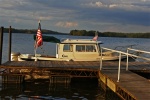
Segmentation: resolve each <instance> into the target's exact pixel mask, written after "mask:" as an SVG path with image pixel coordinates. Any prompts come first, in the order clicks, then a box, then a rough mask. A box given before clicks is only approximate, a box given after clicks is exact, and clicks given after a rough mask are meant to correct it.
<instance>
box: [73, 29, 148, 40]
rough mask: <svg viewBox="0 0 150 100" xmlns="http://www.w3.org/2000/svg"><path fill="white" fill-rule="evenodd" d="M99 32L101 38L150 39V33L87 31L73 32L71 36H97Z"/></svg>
mask: <svg viewBox="0 0 150 100" xmlns="http://www.w3.org/2000/svg"><path fill="white" fill-rule="evenodd" d="M96 32H97V34H98V36H99V37H125V38H150V32H147V33H121V32H99V31H93V30H91V31H86V30H71V31H70V35H74V36H95V33H96Z"/></svg>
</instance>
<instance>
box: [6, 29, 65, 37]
mask: <svg viewBox="0 0 150 100" xmlns="http://www.w3.org/2000/svg"><path fill="white" fill-rule="evenodd" d="M11 31H12V33H27V34H36V32H37V29H15V28H12V29H11ZM8 32H9V28H4V33H8ZM42 33H43V34H62V35H63V34H67V33H60V32H56V31H51V30H46V29H42Z"/></svg>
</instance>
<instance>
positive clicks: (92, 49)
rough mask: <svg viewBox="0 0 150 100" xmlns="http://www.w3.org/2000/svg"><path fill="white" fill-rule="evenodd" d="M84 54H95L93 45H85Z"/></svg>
mask: <svg viewBox="0 0 150 100" xmlns="http://www.w3.org/2000/svg"><path fill="white" fill-rule="evenodd" d="M86 52H96V49H95V45H86Z"/></svg>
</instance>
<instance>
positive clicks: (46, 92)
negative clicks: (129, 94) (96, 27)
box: [0, 33, 150, 100]
mask: <svg viewBox="0 0 150 100" xmlns="http://www.w3.org/2000/svg"><path fill="white" fill-rule="evenodd" d="M50 36H55V37H56V38H59V39H62V38H75V39H78V38H79V39H81V38H82V39H92V38H93V37H90V36H70V35H50ZM98 40H99V41H102V42H103V43H104V44H102V46H103V47H107V48H112V49H114V48H115V47H117V46H125V47H127V46H129V45H135V46H133V48H135V49H140V50H146V51H150V45H149V44H150V39H142V38H111V37H99V39H98ZM55 51H56V46H55V43H48V42H44V43H43V46H41V47H39V48H38V50H37V53H40V54H41V53H42V54H46V55H55V53H56V52H55ZM12 52H20V53H28V54H33V53H34V40H33V35H32V34H12ZM7 57H8V34H7V33H5V34H4V41H3V57H2V58H3V59H2V62H3V63H4V62H6V61H7V60H8V58H7ZM109 94H111V92H107V91H106V92H105V91H103V89H102V88H101V87H100V86H98V85H97V84H95V82H92V83H89V84H88V81H86V82H80V81H79V82H78V83H74V84H69V85H65V84H54V85H49V83H48V82H47V81H43V82H41V81H40V82H32V83H26V84H21V85H16V84H2V83H1V80H0V98H1V99H2V98H3V99H2V100H120V99H119V98H118V97H117V96H115V94H113V95H112V96H111V95H109Z"/></svg>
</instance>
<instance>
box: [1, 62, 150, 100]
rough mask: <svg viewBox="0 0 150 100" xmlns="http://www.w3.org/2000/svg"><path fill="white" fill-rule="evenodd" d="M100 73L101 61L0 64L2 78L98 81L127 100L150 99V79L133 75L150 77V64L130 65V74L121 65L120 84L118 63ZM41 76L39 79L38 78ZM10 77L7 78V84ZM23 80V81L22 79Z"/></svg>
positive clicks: (106, 64) (106, 67)
mask: <svg viewBox="0 0 150 100" xmlns="http://www.w3.org/2000/svg"><path fill="white" fill-rule="evenodd" d="M102 64H103V67H102V70H101V71H100V62H96V61H95V62H92V61H91V62H87V61H84V62H74V61H22V62H18V61H8V62H6V63H4V64H2V65H0V74H1V75H2V76H10V75H11V76H13V75H14V76H17V75H19V76H31V77H32V78H31V79H33V78H35V79H36V78H41V76H44V77H46V78H47V79H50V81H52V82H54V78H58V77H59V79H60V78H62V77H68V80H67V82H70V80H71V79H72V78H81V77H82V78H97V79H100V80H101V81H102V82H103V83H104V84H105V85H106V86H108V87H109V88H110V89H111V90H112V91H114V92H115V93H116V94H118V96H120V97H121V98H122V99H124V100H149V99H150V95H149V94H150V82H149V81H148V79H146V78H144V77H142V76H140V75H138V74H135V73H133V72H132V71H138V72H142V73H147V74H148V75H150V62H129V71H126V70H125V69H126V62H121V71H120V80H119V82H117V78H118V77H117V76H118V61H105V62H103V63H102ZM34 75H37V76H38V77H34ZM6 79H7V78H5V80H4V81H7V80H6ZM18 79H19V80H22V79H21V78H18Z"/></svg>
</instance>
